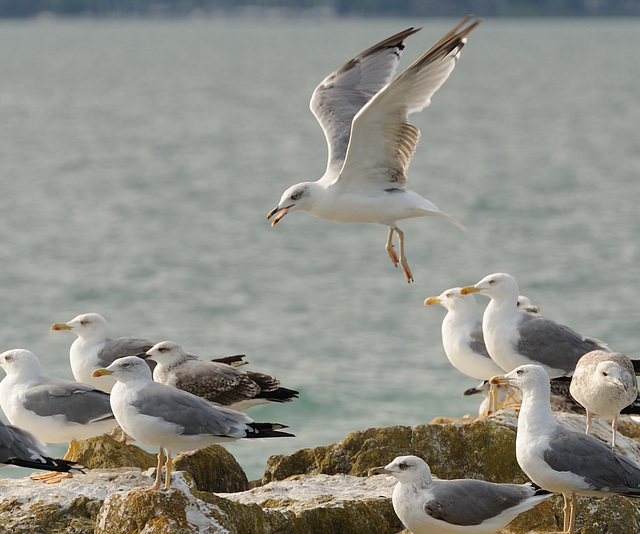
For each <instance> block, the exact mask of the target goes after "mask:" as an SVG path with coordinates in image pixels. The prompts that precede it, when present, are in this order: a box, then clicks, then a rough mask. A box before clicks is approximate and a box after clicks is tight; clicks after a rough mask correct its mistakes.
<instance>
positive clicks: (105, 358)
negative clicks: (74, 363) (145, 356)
mask: <svg viewBox="0 0 640 534" xmlns="http://www.w3.org/2000/svg"><path fill="white" fill-rule="evenodd" d="M154 345H155V343H154V342H153V341H151V340H149V339H146V338H143V337H119V338H117V339H107V342H106V343H105V345H104V347H102V350H100V352H98V362H99V364H100V366H102V367H108V366H109V365H111V364H112V363H113V361H114V360H117V359H118V358H124V357H125V356H137V355H138V354H142V353H143V352H147V351H148V350H149V349H150V348H151V347H153V346H154ZM147 362H148V363H149V364H150V366H152V365H155V362H151V361H148V360H147Z"/></svg>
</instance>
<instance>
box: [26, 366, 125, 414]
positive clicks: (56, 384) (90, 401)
mask: <svg viewBox="0 0 640 534" xmlns="http://www.w3.org/2000/svg"><path fill="white" fill-rule="evenodd" d="M23 405H24V407H25V409H27V410H30V411H32V412H34V413H36V414H37V415H39V416H41V417H48V416H52V415H64V416H65V417H66V418H67V420H68V421H69V422H72V423H79V424H83V425H84V424H87V423H92V422H96V421H102V420H105V419H113V418H114V417H113V413H112V412H111V405H110V404H109V394H108V393H106V392H105V391H102V390H100V389H97V388H94V387H93V386H89V385H87V384H82V383H81V382H71V381H67V380H58V379H54V378H48V379H44V380H42V381H41V382H40V383H39V384H38V385H35V386H33V387H31V388H29V390H27V391H26V392H25V394H24V401H23Z"/></svg>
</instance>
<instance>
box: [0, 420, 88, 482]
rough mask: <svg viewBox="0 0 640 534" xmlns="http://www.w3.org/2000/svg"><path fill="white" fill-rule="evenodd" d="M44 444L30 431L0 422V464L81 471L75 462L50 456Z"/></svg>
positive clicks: (67, 471)
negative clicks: (45, 450)
mask: <svg viewBox="0 0 640 534" xmlns="http://www.w3.org/2000/svg"><path fill="white" fill-rule="evenodd" d="M44 448H45V445H44V443H43V442H42V441H40V440H39V439H38V438H36V437H35V436H34V435H33V434H31V433H30V432H27V431H26V430H23V429H22V428H18V427H17V426H12V425H5V424H4V423H2V422H0V464H2V465H15V466H18V467H26V468H28V469H44V470H47V471H60V472H63V473H69V472H70V473H83V472H84V471H82V469H80V466H79V465H78V464H76V463H75V462H70V461H68V460H60V459H54V458H50V457H49V456H47V455H46V453H45V452H44Z"/></svg>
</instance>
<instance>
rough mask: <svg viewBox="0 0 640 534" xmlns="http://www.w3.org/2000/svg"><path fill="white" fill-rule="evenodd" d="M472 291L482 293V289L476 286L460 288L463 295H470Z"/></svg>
mask: <svg viewBox="0 0 640 534" xmlns="http://www.w3.org/2000/svg"><path fill="white" fill-rule="evenodd" d="M471 293H480V290H479V289H477V288H476V287H475V286H466V287H463V288H462V289H461V290H460V294H461V295H470V294H471Z"/></svg>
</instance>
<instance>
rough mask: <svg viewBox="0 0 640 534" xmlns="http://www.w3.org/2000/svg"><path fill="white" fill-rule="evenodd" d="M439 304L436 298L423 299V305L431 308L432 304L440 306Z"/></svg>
mask: <svg viewBox="0 0 640 534" xmlns="http://www.w3.org/2000/svg"><path fill="white" fill-rule="evenodd" d="M440 302H442V301H441V300H440V299H439V298H438V297H429V298H428V299H425V301H424V305H425V306H433V305H434V304H440Z"/></svg>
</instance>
